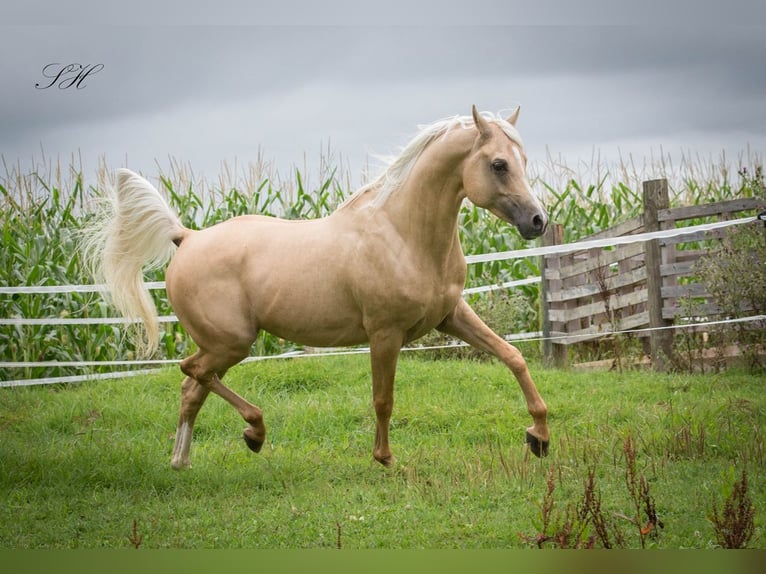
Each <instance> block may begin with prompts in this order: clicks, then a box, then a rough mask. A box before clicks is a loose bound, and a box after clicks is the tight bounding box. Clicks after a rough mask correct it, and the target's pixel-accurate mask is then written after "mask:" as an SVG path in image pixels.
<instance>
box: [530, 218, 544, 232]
mask: <svg viewBox="0 0 766 574" xmlns="http://www.w3.org/2000/svg"><path fill="white" fill-rule="evenodd" d="M532 227H534V228H535V229H537V230H541V229H543V228H544V227H545V220H544V219H543V218H542V217H540V216H539V215H535V216H534V217H533V218H532Z"/></svg>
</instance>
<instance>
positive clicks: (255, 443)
mask: <svg viewBox="0 0 766 574" xmlns="http://www.w3.org/2000/svg"><path fill="white" fill-rule="evenodd" d="M255 434H256V433H255V430H254V429H253V427H247V428H246V429H245V432H243V433H242V438H243V439H244V440H245V444H246V445H247V448H249V449H250V450H252V451H253V452H260V451H261V447H262V446H263V442H264V439H263V438H262V437H257V436H255Z"/></svg>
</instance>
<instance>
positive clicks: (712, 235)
mask: <svg viewBox="0 0 766 574" xmlns="http://www.w3.org/2000/svg"><path fill="white" fill-rule="evenodd" d="M727 231H728V228H726V227H724V228H722V229H712V230H710V231H693V232H692V233H686V234H684V235H678V236H676V237H666V238H665V239H660V240H659V241H660V244H661V245H675V244H677V243H691V242H692V241H705V240H709V239H722V238H724V237H726V233H727Z"/></svg>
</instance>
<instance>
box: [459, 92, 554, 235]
mask: <svg viewBox="0 0 766 574" xmlns="http://www.w3.org/2000/svg"><path fill="white" fill-rule="evenodd" d="M518 116H519V109H518V108H517V109H516V111H515V112H514V113H513V114H512V115H511V117H509V118H508V120H507V122H508V124H510V126H515V124H516V119H517V118H518ZM473 121H474V123H475V124H476V129H477V131H478V135H477V137H476V140H475V142H474V146H473V149H472V150H471V153H470V155H469V157H468V159H467V160H466V163H465V164H464V170H463V188H464V190H465V194H466V196H467V197H468V199H470V200H471V201H472V202H473V203H474V205H478V206H479V207H483V208H485V209H488V210H489V211H491V212H492V213H493V214H495V215H496V216H497V217H499V218H500V219H503V220H504V221H507V222H509V223H511V224H513V225H515V226H516V228H517V229H518V230H519V233H521V236H522V237H523V238H524V239H534V238H535V237H538V236H540V235H542V233H543V231H545V227H546V225H547V224H548V215H547V214H546V213H545V210H544V209H543V207H542V205H540V202H539V201H538V200H537V198H536V197H535V196H534V195H533V194H532V190H531V189H530V187H529V182H528V181H527V176H526V173H525V171H526V164H527V158H526V155H525V154H524V149H523V147H522V145H521V140H520V138H518V136H516V137H511V135H515V134H516V132H515V128H512V129H507V130H506V129H503V127H502V125H501V124H502V122H495V121H491V120H488V119H486V118H484V117H482V115H481V114H479V113H478V112H477V111H476V106H474V107H473ZM510 126H507V127H510Z"/></svg>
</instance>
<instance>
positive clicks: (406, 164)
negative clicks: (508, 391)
mask: <svg viewBox="0 0 766 574" xmlns="http://www.w3.org/2000/svg"><path fill="white" fill-rule="evenodd" d="M481 115H482V117H483V118H484V119H486V120H487V121H489V122H490V123H493V124H496V125H497V126H499V127H500V128H501V129H502V130H503V132H504V133H505V134H506V135H507V136H508V137H509V138H510V139H511V141H513V142H515V143H516V144H518V145H519V146H522V147H523V145H524V143H523V141H522V139H521V135H520V134H519V131H518V130H517V129H516V127H515V126H513V125H512V124H511V123H510V122H508V121H507V120H505V119H503V118H502V117H500V116H499V115H498V114H494V113H492V112H481ZM456 127H460V128H462V129H470V128H473V127H475V124H474V120H473V116H452V117H449V118H445V119H442V120H437V121H435V122H433V123H432V124H428V125H425V126H418V129H419V131H418V133H417V134H416V135H415V137H413V138H412V139H411V140H410V141H409V143H408V144H407V145H406V146H404V148H403V149H402V151H401V152H400V153H399V155H398V156H396V157H395V158H393V159H390V160H388V165H387V166H386V167H385V168H384V169H383V171H382V172H381V173H380V175H378V177H376V178H375V179H374V180H373V181H372V182H370V183H368V184H367V185H365V186H363V187H361V188H360V189H359V190H357V191H356V192H355V193H354V194H353V195H351V197H349V198H348V199H346V201H344V202H343V203H342V204H341V206H340V207H344V206H346V205H348V204H350V203H351V202H353V201H354V200H355V199H357V198H358V197H359V196H361V195H362V194H363V193H365V192H366V191H369V190H371V189H377V190H378V192H377V194H376V196H375V199H374V200H373V201H372V202H371V204H370V205H374V206H378V205H381V204H382V203H384V202H385V201H386V199H388V197H389V196H390V195H391V193H392V192H393V191H394V190H395V189H397V188H398V187H399V186H401V185H402V183H404V181H405V180H406V179H407V176H408V175H409V173H410V171H411V170H412V166H413V165H415V162H416V161H417V160H418V158H419V157H420V154H421V153H423V150H425V149H426V148H427V147H428V146H429V144H431V142H433V141H434V140H435V139H437V138H438V137H439V136H441V135H443V134H445V133H447V132H448V131H449V130H451V129H453V128H456Z"/></svg>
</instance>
